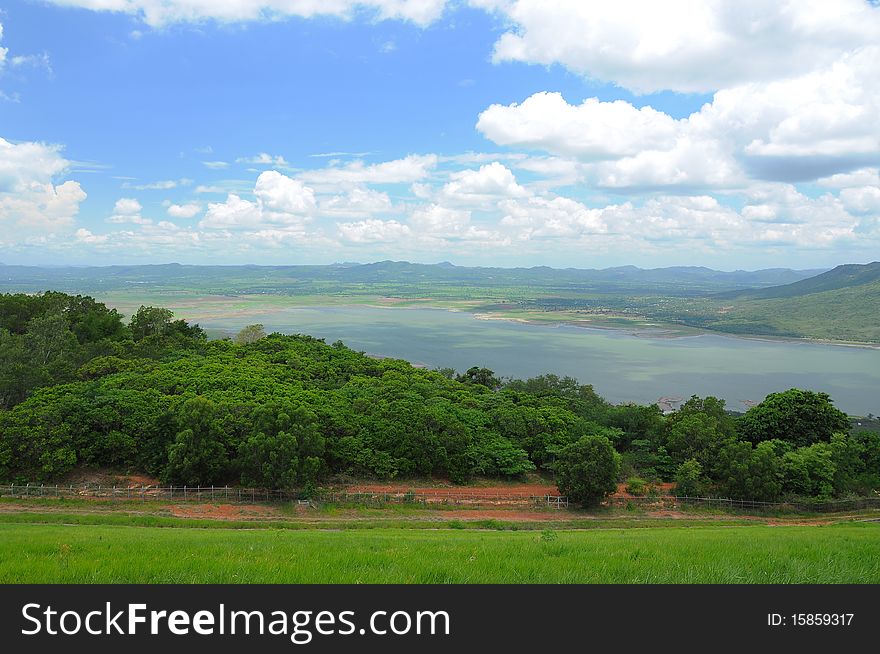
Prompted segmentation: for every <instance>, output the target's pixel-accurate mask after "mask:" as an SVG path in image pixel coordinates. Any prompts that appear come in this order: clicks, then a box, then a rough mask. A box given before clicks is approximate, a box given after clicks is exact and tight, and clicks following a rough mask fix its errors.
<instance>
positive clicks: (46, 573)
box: [0, 514, 880, 583]
mask: <svg viewBox="0 0 880 654" xmlns="http://www.w3.org/2000/svg"><path fill="white" fill-rule="evenodd" d="M38 517H39V514H35V515H17V516H15V517H6V519H5V520H3V521H2V523H0V583H880V524H878V523H844V524H834V525H827V526H784V527H783V526H775V527H774V526H766V525H755V526H719V525H711V526H693V527H680V526H664V527H650V528H641V529H636V528H625V529H619V528H605V529H597V530H579V531H566V530H555V531H551V530H544V531H490V530H474V529H466V530H458V529H449V528H447V529H399V528H385V527H380V528H374V529H353V530H340V531H332V530H327V529H322V530H316V529H308V530H295V529H279V528H265V527H261V526H260V525H250V527H251V528H249V529H242V528H241V525H240V524H239V525H235V527H236V528H230V527H233V524H229V525H220V526H219V527H218V526H213V525H211V523H209V522H205V523H203V525H204V526H203V525H200V526H199V527H198V528H175V527H174V526H172V525H173V524H174V523H173V521H172V522H167V523H162V525H164V526H138V525H145V524H149V522H147V521H146V520H145V519H143V518H138V517H137V516H133V517H131V518H130V519H128V520H127V521H126V520H125V516H118V517H117V519H116V520H115V521H114V522H115V524H60V523H61V522H62V521H63V520H64V517H63V516H57V515H55V516H51V517H50V518H47V519H46V520H47V521H49V520H51V521H53V522H55V523H56V524H35V523H36V522H39V519H38ZM71 520H73V517H71ZM208 525H211V526H208ZM192 526H193V525H191V527H192Z"/></svg>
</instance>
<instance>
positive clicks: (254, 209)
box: [199, 193, 263, 229]
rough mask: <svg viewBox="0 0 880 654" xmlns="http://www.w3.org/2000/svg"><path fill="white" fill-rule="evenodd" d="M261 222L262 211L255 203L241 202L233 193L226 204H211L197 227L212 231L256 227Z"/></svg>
mask: <svg viewBox="0 0 880 654" xmlns="http://www.w3.org/2000/svg"><path fill="white" fill-rule="evenodd" d="M262 222H263V216H262V211H261V210H260V207H259V205H258V204H257V203H256V202H250V201H249V200H243V199H242V198H240V197H239V196H237V195H236V194H235V193H230V194H229V195H228V196H227V198H226V202H212V203H210V204H209V205H208V210H207V212H206V213H205V217H204V218H203V219H202V221H201V222H200V223H199V227H201V228H212V229H221V228H227V229H228V228H236V227H257V226H259V225H260V224H262Z"/></svg>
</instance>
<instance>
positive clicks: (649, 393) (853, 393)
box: [201, 306, 880, 415]
mask: <svg viewBox="0 0 880 654" xmlns="http://www.w3.org/2000/svg"><path fill="white" fill-rule="evenodd" d="M254 322H262V323H263V324H264V325H265V326H266V330H267V331H270V332H271V331H279V332H283V333H304V334H311V335H312V336H317V337H319V338H324V339H326V341H327V342H328V343H332V342H333V341H336V340H342V341H343V342H345V344H346V345H348V346H349V347H351V348H353V349H356V350H361V351H364V352H367V353H368V354H374V355H380V356H389V357H396V358H402V359H407V360H409V361H411V362H413V363H417V364H422V365H426V366H428V367H431V368H434V367H440V366H444V367H452V368H455V369H456V370H459V371H462V370H466V369H467V368H469V367H471V366H474V365H479V366H486V367H488V368H491V369H492V370H494V371H495V372H496V373H497V374H499V375H502V376H505V377H519V378H525V377H531V376H535V375H539V374H543V373H555V374H557V375H560V376H563V375H570V376H572V377H576V378H577V379H578V380H579V381H580V382H581V383H586V384H592V385H593V386H594V387H595V389H596V391H597V392H598V393H599V394H600V395H602V396H603V397H605V398H606V399H608V400H610V401H612V402H623V401H634V402H640V403H651V402H656V401H657V400H658V399H659V398H660V397H680V398H687V397H690V396H691V395H694V394H696V395H701V396H704V395H715V396H717V397H721V398H723V399H725V400H727V402H728V405H729V406H730V407H731V408H732V409H737V410H742V409H744V408H745V405H744V404H743V401H747V402H749V401H750V402H755V401H760V400H761V399H763V398H764V396H765V395H767V394H768V393H772V392H775V391H782V390H785V389H787V388H791V387H799V388H806V389H812V390H821V391H825V392H827V393H829V394H830V395H831V396H832V398H833V399H834V400H835V403H836V404H837V406H838V407H839V408H841V409H842V410H844V411H847V412H849V413H852V414H857V415H865V414H867V413H875V414H880V397H878V395H880V393H878V391H880V350H878V349H866V348H855V347H845V346H839V345H825V344H814V343H799V342H790V341H762V340H757V339H748V338H739V337H734V336H723V335H718V334H699V335H695V336H685V337H676V338H669V337H665V336H663V335H662V333H656V334H653V335H651V334H650V333H645V332H640V333H637V334H636V333H633V332H630V331H626V330H606V329H588V328H584V327H575V326H572V325H547V324H524V323H516V322H508V321H499V320H491V321H490V320H478V319H476V318H475V317H474V316H473V315H472V314H469V313H458V312H452V311H446V310H443V309H425V308H415V309H411V308H406V309H402V308H393V309H390V308H389V309H382V308H374V307H364V306H343V307H340V306H333V307H295V308H282V309H273V310H271V311H270V312H267V313H265V314H259V315H249V316H247V317H242V318H233V317H229V318H216V319H210V320H202V321H201V324H202V326H203V327H206V328H209V329H219V330H227V331H234V330H237V329H239V328H240V327H242V326H243V325H245V324H248V323H254Z"/></svg>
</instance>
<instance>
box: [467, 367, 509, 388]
mask: <svg viewBox="0 0 880 654" xmlns="http://www.w3.org/2000/svg"><path fill="white" fill-rule="evenodd" d="M456 379H457V380H458V381H460V382H463V383H465V384H479V385H480V386H485V387H486V388H490V389H492V390H495V389H496V388H498V387H499V386H501V380H500V379H498V378H497V377H496V376H495V373H494V372H492V371H491V370H489V369H488V368H480V367H478V366H474V367H472V368H468V369H467V372H465V373H464V374H463V375H458V377H456Z"/></svg>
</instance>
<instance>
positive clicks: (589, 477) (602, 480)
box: [553, 436, 620, 506]
mask: <svg viewBox="0 0 880 654" xmlns="http://www.w3.org/2000/svg"><path fill="white" fill-rule="evenodd" d="M553 471H554V472H555V473H556V485H557V486H558V488H559V492H560V493H562V494H563V495H567V496H568V498H569V499H570V500H571V501H573V502H577V503H578V504H581V505H583V506H592V505H596V504H598V503H599V502H600V501H601V500H602V499H604V498H605V496H607V495H609V494H611V493H613V492H614V491H615V490H616V489H617V475H618V473H619V472H620V455H619V454H618V453H617V452H616V451H615V450H614V446H612V445H611V441H610V440H608V439H607V438H606V437H604V436H583V437H582V438H581V439H580V440H578V441H577V442H575V443H570V444H569V445H566V446H565V447H562V448H560V449H559V450H558V451H557V453H556V461H554V462H553Z"/></svg>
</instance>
